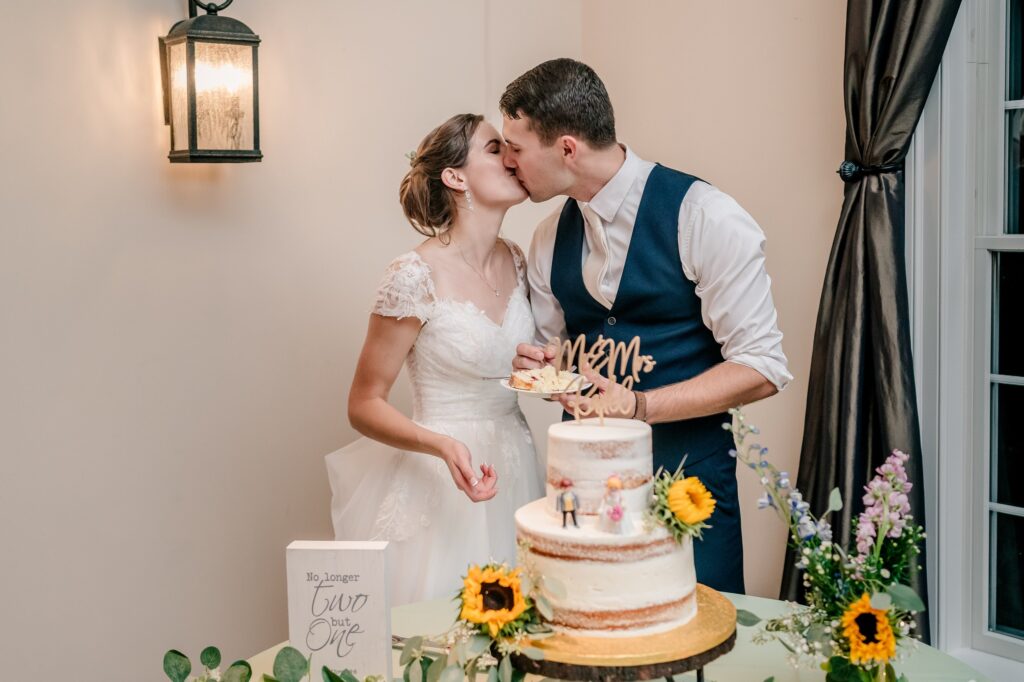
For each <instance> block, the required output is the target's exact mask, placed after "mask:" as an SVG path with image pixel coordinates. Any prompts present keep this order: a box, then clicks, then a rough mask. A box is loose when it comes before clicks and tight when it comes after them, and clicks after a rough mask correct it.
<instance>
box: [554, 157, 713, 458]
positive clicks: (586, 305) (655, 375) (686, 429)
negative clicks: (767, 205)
mask: <svg viewBox="0 0 1024 682" xmlns="http://www.w3.org/2000/svg"><path fill="white" fill-rule="evenodd" d="M696 180H697V178H695V177H693V176H692V175H687V174H685V173H680V172H678V171H674V170H671V169H669V168H666V167H664V166H661V165H657V166H655V167H654V169H653V170H652V171H651V174H650V177H649V178H648V180H647V184H646V186H645V187H644V194H643V197H642V198H641V200H640V207H639V209H638V210H637V216H636V223H635V225H634V226H633V234H632V237H631V238H630V242H629V252H628V253H627V255H626V263H625V267H624V270H623V273H622V280H621V282H620V283H619V289H618V292H617V293H616V295H615V303H614V305H613V306H612V308H611V310H608V309H607V308H605V307H604V306H603V305H601V304H600V303H598V302H597V301H595V300H594V298H593V297H592V296H591V295H590V293H589V292H588V291H587V289H586V286H585V285H584V283H583V263H582V261H583V244H584V240H585V233H584V225H583V214H582V213H581V212H580V209H579V206H578V204H577V203H576V202H575V201H573V200H572V199H570V200H569V201H567V202H566V203H565V207H564V208H563V209H562V215H561V218H560V219H559V221H558V231H557V234H556V237H555V250H554V256H553V259H552V264H551V291H552V293H554V295H555V298H556V299H558V302H559V304H560V305H561V307H562V310H563V311H564V313H565V323H566V327H567V329H568V332H569V338H570V339H575V338H576V337H577V336H579V335H580V334H584V335H586V337H587V343H588V345H589V344H590V343H593V342H594V340H595V339H596V338H597V337H598V335H601V334H603V335H604V337H605V338H611V339H615V340H616V341H625V342H627V343H628V342H629V341H630V340H631V339H632V338H633V337H634V336H639V337H640V351H641V352H642V353H643V354H645V355H651V356H653V357H654V360H655V362H656V363H657V364H655V366H654V370H653V371H652V372H650V373H648V374H641V376H640V382H639V383H638V384H637V385H636V389H638V390H649V389H652V388H658V387H660V386H665V385H668V384H674V383H677V382H679V381H683V380H685V379H689V378H691V377H694V376H697V375H698V374H700V373H701V372H703V371H705V370H706V369H708V368H710V367H711V366H712V365H715V364H718V363H720V362H722V352H721V346H719V344H718V342H717V341H715V337H714V336H713V335H712V334H711V330H709V329H708V328H707V327H705V326H704V322H703V320H702V319H701V309H700V299H699V298H698V297H697V293H696V285H695V284H694V283H693V282H691V281H690V280H688V279H687V278H686V276H685V275H684V274H683V270H682V266H681V264H680V259H679V207H680V204H682V201H683V197H685V196H686V193H687V191H689V189H690V186H691V185H692V184H693V183H694V181H696ZM727 421H730V417H729V415H728V414H727V413H722V414H715V415H711V416H707V417H700V418H697V419H689V420H685V421H679V422H670V423H666V424H655V425H653V426H652V429H653V436H654V468H655V470H657V469H658V467H661V466H663V467H665V468H666V469H668V470H669V471H670V472H674V471H675V469H676V467H678V466H679V463H680V461H681V460H682V458H683V456H684V455H686V457H687V459H686V462H687V465H688V466H687V469H689V465H691V464H695V463H697V462H700V461H701V460H703V459H706V458H708V457H710V456H711V455H714V454H716V453H719V452H720V453H721V454H722V456H724V457H726V458H728V455H727V452H728V450H729V448H730V447H732V437H731V434H730V433H729V432H728V431H725V430H723V429H722V424H723V423H724V422H727ZM730 463H731V462H730Z"/></svg>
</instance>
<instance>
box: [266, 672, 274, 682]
mask: <svg viewBox="0 0 1024 682" xmlns="http://www.w3.org/2000/svg"><path fill="white" fill-rule="evenodd" d="M263 682H277V680H275V679H274V678H273V677H271V676H270V675H268V674H266V673H263Z"/></svg>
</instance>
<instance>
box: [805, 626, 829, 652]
mask: <svg viewBox="0 0 1024 682" xmlns="http://www.w3.org/2000/svg"><path fill="white" fill-rule="evenodd" d="M829 639H830V636H829V632H828V628H827V627H825V626H824V625H822V624H821V623H812V624H811V626H810V627H809V628H807V640H808V641H810V642H820V643H821V645H822V646H823V647H824V645H825V644H826V643H827V642H828V640H829Z"/></svg>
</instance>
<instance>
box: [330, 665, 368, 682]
mask: <svg viewBox="0 0 1024 682" xmlns="http://www.w3.org/2000/svg"><path fill="white" fill-rule="evenodd" d="M345 672H348V671H347V670H346V671H345ZM320 676H321V677H323V678H324V682H347V680H342V677H341V675H338V674H337V673H335V672H334V671H333V670H331V669H330V668H328V667H327V666H326V665H325V666H324V667H323V668H321V669H320ZM356 682H359V680H356Z"/></svg>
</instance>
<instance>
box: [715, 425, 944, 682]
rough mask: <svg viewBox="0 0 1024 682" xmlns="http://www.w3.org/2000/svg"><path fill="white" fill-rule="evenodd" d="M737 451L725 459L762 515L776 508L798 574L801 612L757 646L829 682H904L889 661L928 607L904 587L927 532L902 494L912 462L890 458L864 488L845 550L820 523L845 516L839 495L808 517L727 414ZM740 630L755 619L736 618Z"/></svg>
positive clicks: (770, 627) (766, 628) (768, 625)
mask: <svg viewBox="0 0 1024 682" xmlns="http://www.w3.org/2000/svg"><path fill="white" fill-rule="evenodd" d="M730 413H731V414H732V416H733V421H732V423H731V424H723V428H725V429H727V430H730V431H732V434H733V440H734V442H735V445H736V448H735V450H732V451H730V454H731V455H733V456H734V457H736V458H737V459H738V460H739V461H741V462H742V463H743V464H745V465H747V467H749V468H750V469H752V470H753V471H754V472H755V473H756V474H757V476H758V477H759V478H760V482H761V486H762V488H763V490H764V492H763V494H762V496H761V498H760V499H759V500H758V507H759V508H762V509H767V508H770V509H774V510H775V511H776V512H777V513H778V514H779V516H780V517H781V518H782V520H783V521H785V522H786V523H787V525H788V526H789V542H790V545H791V546H792V547H793V548H794V549H795V550H796V551H797V553H798V555H799V561H798V563H797V564H796V566H797V568H799V569H801V570H802V571H803V584H804V589H805V596H806V600H807V606H799V605H795V604H794V605H791V611H790V613H788V614H786V615H785V616H782V617H779V618H774V619H772V620H768V621H766V622H765V623H764V625H763V626H762V629H761V631H760V632H759V633H758V634H757V635H756V636H755V641H758V642H767V641H771V640H777V641H779V642H781V643H782V644H783V645H784V646H785V647H786V649H788V650H789V652H790V662H791V663H793V664H794V665H799V664H800V663H801V662H802V661H805V660H808V659H809V660H811V661H821V660H822V659H824V661H823V662H822V663H821V667H822V668H823V669H824V670H825V671H826V672H827V676H826V680H827V681H828V682H905V679H906V678H905V676H902V675H901V676H899V677H898V678H897V676H896V672H895V670H894V669H893V666H892V661H893V660H895V659H896V658H897V655H898V651H899V650H900V649H901V648H905V646H904V645H906V644H909V643H912V642H914V640H913V638H911V637H910V631H911V630H912V629H913V627H914V622H913V616H914V614H915V613H917V612H920V611H924V603H923V602H922V601H921V599H920V598H919V597H918V596H917V594H916V593H915V592H914V590H913V589H912V588H911V587H910V586H909V585H908V583H909V582H910V577H911V571H912V569H913V568H914V566H915V565H916V558H917V555H918V554H920V551H921V550H920V548H919V545H920V543H921V541H922V540H923V539H924V537H925V535H924V529H923V528H921V526H919V525H917V524H916V523H914V517H913V516H912V515H911V513H910V512H911V509H910V503H909V498H908V496H907V493H909V492H910V490H911V487H912V484H911V483H910V482H909V481H908V480H907V472H906V469H905V466H904V465H905V463H906V461H907V459H908V455H906V454H905V453H903V452H900V451H899V450H894V451H893V452H892V454H891V455H889V457H888V458H887V459H886V461H885V463H884V464H882V466H880V467H878V469H877V470H876V475H875V477H874V478H873V479H872V480H871V482H870V483H868V485H867V486H866V487H865V489H864V498H863V501H864V505H865V510H864V511H863V512H862V513H861V514H860V516H859V518H858V522H857V527H856V529H855V530H854V532H853V537H852V539H851V544H852V547H851V548H849V549H847V548H844V547H843V545H842V544H841V543H839V542H834V541H833V538H832V528H831V526H830V524H829V523H828V521H827V519H826V517H827V516H828V515H829V514H831V513H832V512H834V511H839V510H840V509H842V507H843V501H842V497H841V496H840V494H839V490H838V489H835V490H833V491H832V493H831V494H830V495H829V502H828V507H827V509H826V511H825V513H824V514H823V515H822V517H821V518H818V517H815V516H814V515H813V514H811V512H810V507H809V505H808V503H807V502H806V501H804V499H803V496H802V495H801V493H800V491H799V490H797V489H796V488H794V487H793V486H792V485H791V482H790V480H789V475H788V474H787V473H786V472H785V471H779V470H778V469H777V468H776V467H775V466H774V465H773V464H771V463H770V462H768V461H767V459H766V455H767V454H768V450H767V448H763V447H761V446H760V445H756V444H752V445H747V444H746V439H747V437H748V436H750V435H751V434H754V435H756V434H757V433H758V430H757V428H756V427H754V426H751V425H748V424H747V423H746V420H745V417H744V415H743V413H742V412H741V411H740V410H730ZM738 620H739V622H740V624H742V625H756V624H758V623H759V622H760V619H759V618H758V617H757V616H755V615H754V614H751V613H749V612H745V611H741V612H740V613H739V614H738Z"/></svg>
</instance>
